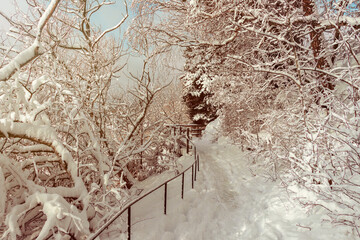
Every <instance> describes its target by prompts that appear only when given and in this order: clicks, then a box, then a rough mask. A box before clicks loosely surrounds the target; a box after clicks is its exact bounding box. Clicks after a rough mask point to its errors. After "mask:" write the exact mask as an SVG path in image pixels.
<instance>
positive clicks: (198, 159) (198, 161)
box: [197, 155, 200, 171]
mask: <svg viewBox="0 0 360 240" xmlns="http://www.w3.org/2000/svg"><path fill="white" fill-rule="evenodd" d="M197 163H198V171H200V156H199V155H198V157H197Z"/></svg>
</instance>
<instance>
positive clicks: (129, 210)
mask: <svg viewBox="0 0 360 240" xmlns="http://www.w3.org/2000/svg"><path fill="white" fill-rule="evenodd" d="M130 239H131V206H129V207H128V240H130Z"/></svg>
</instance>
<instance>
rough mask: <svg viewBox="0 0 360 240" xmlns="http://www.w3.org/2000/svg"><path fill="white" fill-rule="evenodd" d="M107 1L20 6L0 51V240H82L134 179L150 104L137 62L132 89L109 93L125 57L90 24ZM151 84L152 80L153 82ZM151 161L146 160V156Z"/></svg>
mask: <svg viewBox="0 0 360 240" xmlns="http://www.w3.org/2000/svg"><path fill="white" fill-rule="evenodd" d="M111 4H113V2H111V1H103V2H99V1H96V0H81V1H62V0H52V1H28V7H29V8H28V9H27V10H25V11H24V12H22V10H21V9H18V11H17V13H16V14H15V15H14V16H7V15H6V14H5V13H2V12H0V14H1V16H3V17H4V18H5V19H6V20H8V22H9V24H10V25H11V29H10V32H9V33H8V34H7V35H6V36H2V37H3V38H4V39H5V38H6V39H7V40H6V41H4V42H3V43H4V45H2V46H1V55H2V63H1V68H0V103H1V105H2V106H3V107H2V108H1V109H0V184H1V186H0V234H1V236H2V237H3V238H4V239H16V238H17V237H19V236H22V237H31V236H32V237H31V238H34V237H36V239H45V238H47V237H48V236H50V235H54V236H56V237H59V238H66V236H67V237H73V238H76V239H81V238H83V237H86V235H88V234H90V232H91V231H93V230H95V229H97V228H98V227H99V226H100V225H101V224H103V223H104V222H105V221H106V220H107V219H109V218H110V217H111V214H112V212H113V211H114V210H116V209H119V208H120V207H121V206H122V204H123V203H124V201H126V197H127V196H128V195H129V194H130V192H129V191H128V190H127V187H130V186H131V185H132V184H134V183H136V182H137V181H138V176H137V175H136V172H134V171H132V169H130V165H131V164H130V163H131V162H132V161H134V156H137V155H138V154H140V153H142V152H145V151H147V150H148V149H149V147H150V145H151V143H152V141H153V139H154V138H153V135H154V134H153V132H154V131H156V130H158V129H159V126H158V125H156V126H153V127H151V128H148V129H147V131H146V138H145V139H144V141H139V139H142V137H141V134H139V132H141V131H143V130H142V129H143V126H144V125H145V123H144V121H145V119H146V117H147V115H148V114H149V111H150V106H151V104H152V103H153V101H154V97H155V96H156V95H157V94H158V93H159V92H160V90H162V89H163V86H161V85H160V84H157V85H156V84H155V83H156V81H157V80H156V79H154V78H153V76H152V75H151V70H150V69H149V67H148V63H147V62H146V61H145V62H144V65H143V68H142V69H141V71H140V75H135V74H134V75H132V76H129V78H132V79H133V80H134V84H133V88H131V91H130V90H129V91H121V90H119V89H116V87H115V86H117V82H118V79H119V78H120V72H121V71H123V70H124V66H125V62H126V61H125V60H124V55H125V54H126V51H125V50H124V47H123V45H122V41H121V39H120V40H119V39H117V38H115V37H113V36H111V35H109V33H110V32H113V31H118V30H119V29H120V28H121V26H122V25H123V23H124V22H125V21H126V19H127V16H128V15H127V5H126V2H124V10H125V11H124V12H125V14H124V15H121V14H119V16H118V18H119V22H118V24H116V25H115V26H113V27H112V28H109V29H107V30H101V29H100V28H99V27H97V26H96V25H95V24H93V19H92V17H93V16H94V14H101V12H102V9H103V8H104V7H106V6H107V5H111ZM156 77H157V76H156ZM156 77H155V78H156ZM159 121H160V120H159ZM151 157H153V156H151Z"/></svg>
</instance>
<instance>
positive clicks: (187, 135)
mask: <svg viewBox="0 0 360 240" xmlns="http://www.w3.org/2000/svg"><path fill="white" fill-rule="evenodd" d="M189 137H190V128H187V129H186V153H187V154H189V147H190V146H189Z"/></svg>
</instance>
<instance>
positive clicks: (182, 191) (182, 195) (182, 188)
mask: <svg viewBox="0 0 360 240" xmlns="http://www.w3.org/2000/svg"><path fill="white" fill-rule="evenodd" d="M184 178H185V174H184V172H183V173H182V179H181V199H184Z"/></svg>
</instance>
